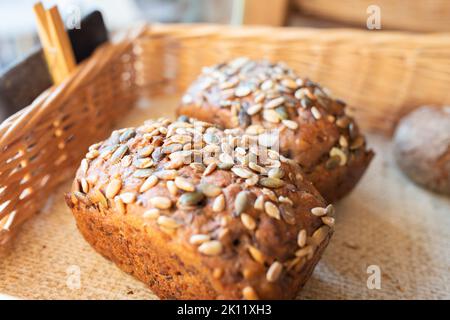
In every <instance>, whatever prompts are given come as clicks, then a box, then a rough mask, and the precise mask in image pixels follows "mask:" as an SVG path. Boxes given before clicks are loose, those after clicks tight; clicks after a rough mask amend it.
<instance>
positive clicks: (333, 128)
mask: <svg viewBox="0 0 450 320" xmlns="http://www.w3.org/2000/svg"><path fill="white" fill-rule="evenodd" d="M178 114H179V115H186V116H188V117H196V118H197V119H199V120H203V121H208V122H211V123H215V124H218V125H220V126H222V127H224V128H235V127H240V128H242V129H244V130H246V132H247V133H255V132H256V133H259V132H260V131H261V130H263V129H273V130H277V131H278V132H279V144H280V152H281V153H282V154H283V155H284V156H286V157H290V158H292V159H294V160H296V161H297V162H298V163H299V164H300V165H301V167H302V169H303V170H304V172H305V174H306V177H307V178H308V179H309V180H310V181H311V182H312V183H313V184H314V185H315V186H316V188H317V189H318V190H319V192H320V193H321V194H322V195H323V196H324V198H325V199H326V200H327V201H330V202H334V201H336V200H338V199H340V198H342V197H343V196H345V195H346V194H347V193H348V192H350V191H351V190H352V188H353V187H354V186H355V185H356V183H357V182H358V181H359V179H360V178H361V176H362V175H363V173H364V171H365V170H366V168H367V166H368V165H369V163H370V161H371V159H372V157H373V152H372V151H368V150H366V148H365V146H366V143H365V139H364V137H363V136H362V135H361V134H360V132H359V130H358V126H357V125H356V123H355V121H354V120H353V119H352V118H351V117H349V116H348V115H346V112H345V104H344V103H343V102H342V101H340V100H335V99H332V98H331V97H330V96H329V95H328V94H327V93H326V90H325V89H322V88H321V87H320V86H319V85H318V84H316V83H314V82H312V81H310V80H307V79H302V78H300V77H298V76H297V75H296V74H295V73H294V72H293V71H292V70H291V69H289V68H288V67H286V66H285V65H284V64H283V63H277V64H272V63H270V62H268V61H252V60H249V59H246V58H238V59H235V60H233V61H231V62H229V63H223V64H219V65H215V66H213V67H210V68H205V69H204V71H203V73H202V75H201V76H200V77H199V78H198V79H197V80H196V81H195V82H194V83H193V84H192V86H191V87H190V88H189V89H188V90H187V92H186V94H185V95H184V96H183V99H182V102H181V105H180V107H179V109H178Z"/></svg>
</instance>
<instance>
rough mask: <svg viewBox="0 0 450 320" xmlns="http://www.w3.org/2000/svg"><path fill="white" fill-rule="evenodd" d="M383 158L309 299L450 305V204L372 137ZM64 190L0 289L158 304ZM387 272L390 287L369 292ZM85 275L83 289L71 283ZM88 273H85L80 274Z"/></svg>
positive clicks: (348, 203)
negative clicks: (104, 249) (94, 238)
mask: <svg viewBox="0 0 450 320" xmlns="http://www.w3.org/2000/svg"><path fill="white" fill-rule="evenodd" d="M176 101H177V100H176V98H173V99H172V98H171V99H164V100H154V101H152V102H151V103H150V104H148V103H143V104H141V105H140V106H139V107H137V108H135V109H134V110H132V111H131V112H130V114H129V115H128V116H127V118H125V119H124V120H123V121H122V123H121V124H120V125H119V127H124V126H134V125H139V124H140V123H142V122H143V121H144V119H147V118H150V117H154V118H156V117H160V116H164V115H173V109H174V107H175V106H176ZM368 140H369V145H370V146H372V147H373V148H374V149H375V151H376V153H377V156H376V158H375V160H374V162H373V164H372V165H371V167H370V168H369V170H368V172H367V174H366V175H365V176H364V178H363V180H362V181H361V183H360V184H359V186H358V187H357V188H356V190H355V191H354V192H353V193H352V194H351V195H350V196H349V197H348V198H346V199H344V200H343V201H341V202H340V203H339V204H338V205H337V225H336V232H335V235H334V237H333V239H332V241H331V244H330V246H329V247H328V249H327V250H326V252H325V255H324V257H323V259H322V260H321V262H320V263H319V265H318V267H317V269H316V270H315V272H314V274H313V276H312V278H311V279H310V281H309V282H308V283H307V285H306V287H305V288H304V290H303V291H302V292H301V293H300V295H299V298H302V299H407V298H410V299H432V298H437V299H449V298H450V270H449V266H450V252H449V251H450V250H449V247H448V243H449V240H450V232H449V231H450V200H449V199H448V198H445V197H441V196H437V195H435V194H432V193H429V192H427V191H424V190H423V189H421V188H419V187H417V186H415V185H414V184H412V183H411V182H410V181H409V180H407V179H406V178H405V177H404V176H403V175H402V174H401V173H400V172H399V170H398V169H397V167H396V165H395V163H394V162H393V159H392V156H391V151H390V148H391V144H390V142H389V141H388V140H386V139H385V138H382V137H379V136H375V135H370V136H369V137H368ZM69 186H70V182H67V183H66V184H65V185H64V186H62V187H61V188H59V189H58V190H57V191H56V192H55V193H54V195H53V196H52V198H51V199H49V202H48V204H47V206H46V208H45V209H44V210H43V212H42V213H41V214H39V215H38V216H36V217H34V218H33V219H32V220H30V221H29V222H27V223H26V224H25V225H24V227H23V231H22V232H21V233H20V234H19V235H18V237H17V239H16V241H15V243H14V245H13V248H12V249H13V250H12V252H11V254H9V255H8V256H7V257H5V258H3V259H0V270H1V271H2V275H1V277H0V292H1V293H2V294H6V295H9V296H15V297H19V298H28V299H156V298H157V297H156V296H155V295H153V294H152V293H151V292H150V291H149V290H148V289H147V288H146V287H145V285H143V284H142V283H140V282H138V281H136V280H135V279H133V278H132V277H131V276H128V275H126V274H124V273H123V272H122V271H120V270H119V269H118V268H116V267H115V266H114V265H113V264H112V263H110V262H109V261H107V260H105V259H104V258H102V257H101V256H99V255H98V254H97V253H96V252H94V250H93V249H91V247H90V246H89V245H88V244H87V243H86V242H85V241H84V240H83V239H82V237H81V235H80V234H79V233H78V231H77V230H76V226H75V222H74V219H73V217H72V215H71V213H70V211H69V209H68V208H67V207H66V205H65V203H64V201H63V193H64V192H66V191H67V190H69ZM369 265H378V266H379V267H380V269H381V274H382V281H381V289H380V290H376V289H375V290H369V289H368V288H367V286H366V281H367V277H368V276H369V275H368V274H367V267H368V266H369ZM74 268H75V270H79V271H80V285H81V287H80V288H74V287H73V286H71V285H70V283H71V282H70V281H71V279H72V278H71V276H73V270H74ZM77 268H78V269H77Z"/></svg>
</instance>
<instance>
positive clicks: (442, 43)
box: [0, 25, 450, 246]
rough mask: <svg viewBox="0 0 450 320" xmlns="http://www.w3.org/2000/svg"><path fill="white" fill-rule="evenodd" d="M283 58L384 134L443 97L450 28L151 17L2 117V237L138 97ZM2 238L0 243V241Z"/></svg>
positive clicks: (446, 95) (448, 97)
mask: <svg viewBox="0 0 450 320" xmlns="http://www.w3.org/2000/svg"><path fill="white" fill-rule="evenodd" d="M242 55H245V56H249V57H252V58H268V59H272V60H283V61H286V62H287V63H288V64H289V65H291V66H292V67H293V68H294V69H296V70H297V71H298V73H299V74H301V75H304V76H308V77H310V78H311V79H314V80H315V81H318V82H320V83H323V84H324V85H325V86H327V87H328V88H330V89H331V90H332V91H333V92H334V93H335V95H336V96H338V97H341V98H343V99H345V100H347V101H348V102H349V104H350V106H352V107H353V108H352V109H353V110H354V114H355V115H356V117H357V118H358V120H359V121H360V123H361V124H362V127H364V128H365V129H371V130H377V131H380V132H384V133H390V132H391V130H392V128H393V126H394V125H395V122H396V121H397V119H398V118H399V117H400V116H401V115H402V114H404V113H405V112H407V111H408V110H410V109H412V108H414V107H416V106H418V105H421V104H425V103H434V104H444V103H450V90H448V84H449V83H450V35H446V34H442V35H422V36H417V35H409V34H401V33H376V32H374V33H372V32H368V31H366V32H364V31H350V30H327V31H320V30H310V29H283V28H279V29H278V28H264V27H251V28H250V27H249V28H234V27H224V26H211V25H155V26H149V27H143V28H139V29H137V30H134V31H133V32H130V33H128V34H127V35H126V36H125V37H124V38H123V39H122V40H121V41H118V42H116V43H114V44H107V45H105V46H103V47H102V48H100V49H99V50H98V51H97V52H96V53H95V54H94V55H93V56H92V57H91V58H90V59H89V60H88V61H87V62H85V63H83V64H82V65H81V66H80V67H79V68H77V70H76V71H75V72H74V73H73V74H72V75H71V76H70V77H69V78H68V79H67V80H66V81H65V82H63V83H62V84H61V85H59V86H55V87H53V88H51V89H49V90H48V91H46V92H44V93H43V94H42V95H41V96H40V97H39V98H38V99H36V101H35V102H34V103H33V104H32V105H30V106H29V107H27V108H26V109H24V110H23V111H21V112H19V113H18V114H16V115H14V116H12V117H11V118H9V119H8V120H6V121H5V122H3V123H2V124H1V125H0V148H1V150H2V152H1V154H0V163H1V167H0V168H1V169H0V244H5V243H7V242H8V240H9V239H10V238H11V236H12V235H13V234H14V232H15V231H16V230H17V229H18V227H19V226H20V225H21V224H22V223H23V222H24V221H26V220H27V219H28V218H29V217H30V216H32V215H33V214H35V213H36V212H38V211H39V210H40V208H42V206H43V205H44V204H45V202H46V200H47V198H48V197H49V195H50V194H51V193H52V191H53V190H54V189H55V187H56V186H57V185H59V184H60V183H61V182H63V181H65V180H67V179H68V178H69V177H71V176H73V174H74V169H75V167H76V166H77V165H78V163H79V161H80V159H81V158H82V157H83V155H84V153H85V152H86V150H87V147H88V146H89V145H90V144H92V143H93V142H95V141H98V140H99V139H102V138H105V137H106V135H107V134H108V133H109V131H110V130H111V127H112V126H113V125H114V122H115V121H116V120H117V119H119V118H120V117H121V116H122V115H123V113H124V112H127V110H128V109H129V108H131V107H132V106H133V105H134V104H135V103H136V102H137V101H138V99H140V98H142V97H146V96H152V95H156V94H173V93H180V92H182V91H183V90H184V89H185V88H186V86H187V85H188V84H189V83H190V82H191V81H192V80H193V79H194V78H195V77H196V75H197V74H198V73H199V72H200V70H201V68H202V66H205V65H209V64H213V63H217V62H219V61H222V60H224V59H228V58H231V57H236V56H242ZM0 246H1V245H0Z"/></svg>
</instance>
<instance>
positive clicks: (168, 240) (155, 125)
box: [66, 119, 334, 299]
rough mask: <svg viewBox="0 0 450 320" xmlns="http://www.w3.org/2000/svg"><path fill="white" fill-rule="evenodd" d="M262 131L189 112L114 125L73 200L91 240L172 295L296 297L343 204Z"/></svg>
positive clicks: (84, 168)
mask: <svg viewBox="0 0 450 320" xmlns="http://www.w3.org/2000/svg"><path fill="white" fill-rule="evenodd" d="M252 139H253V137H250V136H248V135H242V134H241V133H240V132H239V130H226V131H225V132H224V131H222V130H219V129H217V128H215V127H214V126H212V125H210V124H207V123H204V122H198V121H197V122H195V123H194V122H193V120H186V119H183V120H182V121H176V122H173V123H172V122H170V121H169V120H166V119H160V120H158V121H148V122H146V123H145V125H143V126H141V127H139V128H136V129H134V128H132V129H123V130H118V131H115V132H113V133H112V135H111V137H110V138H108V139H107V140H106V141H103V142H100V143H98V144H95V145H93V146H91V147H90V149H89V152H88V153H87V155H86V158H85V159H83V161H82V163H81V166H80V168H79V170H78V172H77V174H76V179H75V180H74V183H73V186H72V191H71V193H69V194H67V195H66V202H67V204H68V206H69V207H70V208H71V210H72V211H73V214H74V216H75V218H76V222H77V226H78V228H79V230H80V231H81V233H82V234H83V236H84V237H85V239H86V240H87V241H88V242H89V243H90V244H91V245H92V246H93V247H94V248H95V249H96V250H97V251H98V252H99V253H101V254H102V255H103V256H105V257H106V258H108V259H111V260H112V261H113V262H115V263H116V264H117V265H118V266H119V267H120V268H121V269H123V270H124V271H126V272H128V273H130V274H132V275H134V276H135V277H137V278H138V279H140V280H141V281H143V282H145V283H146V284H147V285H148V286H149V287H150V288H151V289H152V290H153V291H154V292H155V293H156V294H157V295H158V296H159V297H161V298H163V299H258V298H261V299H289V298H294V297H295V296H296V294H297V292H298V290H299V289H300V288H301V287H302V286H303V284H304V283H305V281H306V280H307V279H308V277H309V276H310V274H311V273H312V271H313V268H314V266H315V265H316V263H317V262H318V260H319V258H320V256H321V254H322V252H323V250H324V249H325V247H326V245H327V243H328V241H329V238H330V236H331V234H332V230H333V229H332V227H333V224H334V218H333V207H332V206H331V205H330V206H326V204H325V202H324V200H323V198H322V197H321V196H320V194H319V193H318V192H317V191H316V189H315V188H314V187H313V186H312V184H311V183H309V182H308V181H307V180H305V179H304V178H303V175H302V171H301V169H300V168H299V166H298V165H297V164H296V163H295V162H294V161H292V160H289V159H287V158H284V157H282V156H280V155H279V154H278V153H277V152H276V151H273V150H266V149H265V148H261V147H260V146H258V145H255V144H254V143H253V142H254V141H253V140H252ZM252 141H253V142H252Z"/></svg>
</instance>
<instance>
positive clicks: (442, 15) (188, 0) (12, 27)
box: [0, 0, 450, 71]
mask: <svg viewBox="0 0 450 320" xmlns="http://www.w3.org/2000/svg"><path fill="white" fill-rule="evenodd" d="M35 2H36V1H35V0H15V1H1V2H0V71H1V70H2V69H4V68H5V67H6V66H7V65H8V64H10V63H11V62H12V61H14V60H15V59H17V58H20V57H21V56H22V55H23V54H24V53H26V52H28V51H29V50H30V49H31V48H33V47H34V46H36V45H37V44H38V40H37V36H36V25H35V20H34V16H33V12H32V6H33V4H34V3H35ZM43 2H44V5H46V6H49V5H52V4H58V6H59V8H60V11H61V12H62V14H63V15H65V16H66V17H68V16H70V15H73V14H74V12H75V13H76V12H77V11H78V12H79V13H80V14H81V15H85V14H87V13H88V12H90V11H91V10H93V9H100V10H101V11H102V13H103V15H104V18H105V20H106V24H107V27H108V29H109V30H110V31H113V32H114V31H115V30H119V29H122V28H126V27H129V26H132V25H133V24H136V23H137V22H138V21H147V22H152V23H155V22H161V23H183V22H184V23H186V22H190V23H191V22H208V23H221V24H234V25H240V24H258V25H272V26H306V27H317V28H327V27H352V28H366V29H367V28H368V26H367V23H368V19H370V16H371V15H372V14H374V13H375V14H376V11H377V10H379V13H380V18H381V20H380V21H379V22H380V23H381V30H408V31H416V32H434V31H449V30H450V1H448V0H340V1H335V0H59V1H57V0H53V1H52V0H47V1H43ZM374 6H375V7H374ZM374 10H375V11H374ZM374 29H376V30H378V29H379V28H374Z"/></svg>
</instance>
